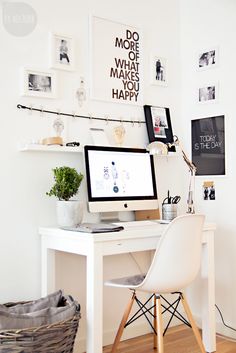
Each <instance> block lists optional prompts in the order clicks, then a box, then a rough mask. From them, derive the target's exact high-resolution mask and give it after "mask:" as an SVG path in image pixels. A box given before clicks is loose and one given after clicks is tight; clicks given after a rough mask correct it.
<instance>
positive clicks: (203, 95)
mask: <svg viewBox="0 0 236 353" xmlns="http://www.w3.org/2000/svg"><path fill="white" fill-rule="evenodd" d="M197 101H198V103H199V104H206V103H210V104H212V103H216V102H218V101H219V83H218V82H209V83H203V84H201V85H199V87H198V90H197Z"/></svg>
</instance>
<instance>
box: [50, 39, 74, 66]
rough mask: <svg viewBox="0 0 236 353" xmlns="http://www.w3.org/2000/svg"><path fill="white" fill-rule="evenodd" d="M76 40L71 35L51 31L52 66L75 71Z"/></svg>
mask: <svg viewBox="0 0 236 353" xmlns="http://www.w3.org/2000/svg"><path fill="white" fill-rule="evenodd" d="M74 51H75V48H74V40H73V38H72V37H70V36H66V35H63V34H56V33H50V53H51V55H50V67H51V68H54V69H60V70H67V71H73V70H74V65H75V54H74Z"/></svg>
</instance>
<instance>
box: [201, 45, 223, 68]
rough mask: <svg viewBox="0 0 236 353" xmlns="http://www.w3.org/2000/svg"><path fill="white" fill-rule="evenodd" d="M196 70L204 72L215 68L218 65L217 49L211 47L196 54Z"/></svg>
mask: <svg viewBox="0 0 236 353" xmlns="http://www.w3.org/2000/svg"><path fill="white" fill-rule="evenodd" d="M197 60H198V63H197V65H198V69H199V70H205V69H210V68H215V67H217V66H218V64H219V50H218V47H212V48H208V49H205V50H201V51H199V52H198V57H197Z"/></svg>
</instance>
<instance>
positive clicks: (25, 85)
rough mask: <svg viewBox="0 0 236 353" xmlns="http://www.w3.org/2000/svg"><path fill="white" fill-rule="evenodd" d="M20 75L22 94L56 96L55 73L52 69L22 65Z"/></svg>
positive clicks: (45, 96) (42, 96)
mask: <svg viewBox="0 0 236 353" xmlns="http://www.w3.org/2000/svg"><path fill="white" fill-rule="evenodd" d="M21 75H22V79H21V94H22V95H23V96H30V97H40V98H55V97H56V88H57V86H56V74H55V73H54V72H53V71H50V70H49V71H48V70H41V69H34V68H25V67H24V68H22V71H21Z"/></svg>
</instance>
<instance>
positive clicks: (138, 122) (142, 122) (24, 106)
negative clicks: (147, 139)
mask: <svg viewBox="0 0 236 353" xmlns="http://www.w3.org/2000/svg"><path fill="white" fill-rule="evenodd" d="M17 108H18V109H27V110H29V111H30V112H32V111H35V112H39V113H40V114H42V113H47V114H58V111H53V110H48V109H44V108H43V107H40V109H39V108H33V107H32V105H31V106H29V107H28V106H26V105H22V104H17ZM60 115H61V116H62V115H63V116H69V117H72V118H81V119H90V120H98V121H105V122H106V123H108V122H120V119H113V118H108V117H95V116H91V115H90V116H86V115H78V114H75V113H73V114H71V113H63V112H60ZM122 123H129V124H132V125H134V124H138V126H141V124H146V122H145V121H143V120H127V119H123V120H122Z"/></svg>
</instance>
